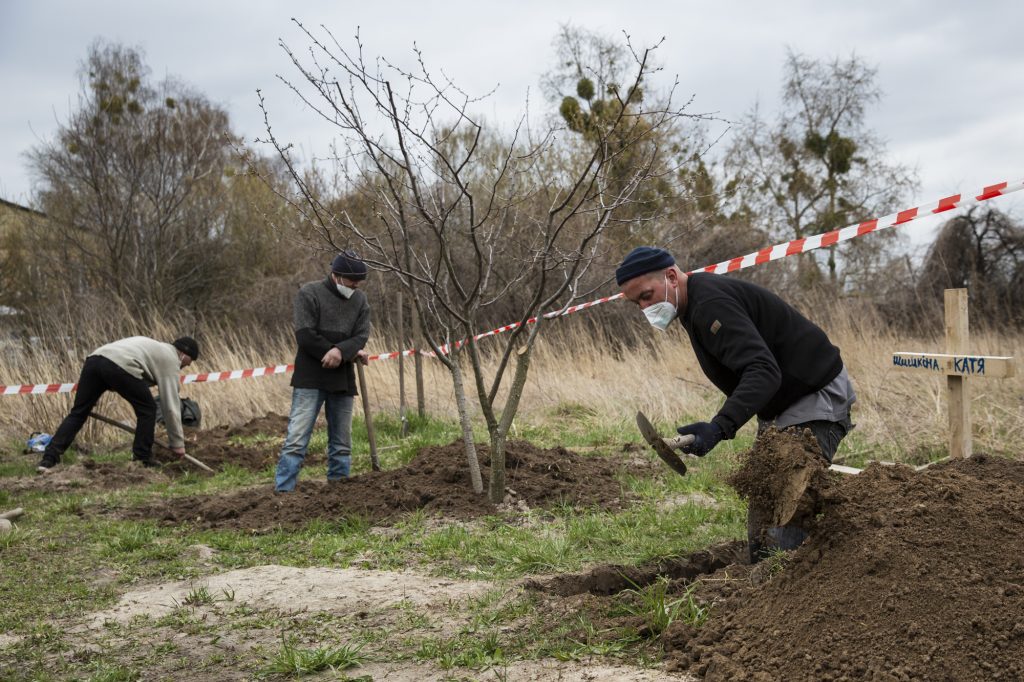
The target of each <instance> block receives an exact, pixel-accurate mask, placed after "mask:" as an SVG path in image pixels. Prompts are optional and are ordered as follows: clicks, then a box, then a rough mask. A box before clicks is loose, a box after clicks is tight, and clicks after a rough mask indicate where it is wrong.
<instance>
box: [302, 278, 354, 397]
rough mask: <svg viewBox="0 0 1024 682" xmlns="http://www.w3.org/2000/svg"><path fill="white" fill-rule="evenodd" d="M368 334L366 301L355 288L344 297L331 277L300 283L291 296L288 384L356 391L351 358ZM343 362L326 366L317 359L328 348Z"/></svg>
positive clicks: (325, 352)
mask: <svg viewBox="0 0 1024 682" xmlns="http://www.w3.org/2000/svg"><path fill="white" fill-rule="evenodd" d="M369 338H370V305H369V303H367V301H366V294H364V293H363V292H362V291H359V290H358V289H357V290H356V291H355V292H353V294H352V296H351V297H350V298H348V299H346V298H345V297H343V296H342V295H341V294H340V293H338V289H337V287H335V286H334V282H332V281H331V278H330V277H328V278H326V279H323V280H320V281H319V282H309V283H307V284H303V285H302V288H300V289H299V293H298V294H297V295H296V296H295V340H296V341H297V342H298V346H299V348H298V352H296V354H295V373H294V374H293V375H292V386H293V387H295V388H315V389H319V390H323V391H330V392H332V393H345V394H349V395H356V394H357V393H358V391H357V389H356V379H355V370H354V365H353V364H352V360H353V359H354V358H355V357H356V353H358V352H359V351H360V350H362V349H363V347H364V346H366V341H367V339H369ZM332 347H334V348H337V349H338V350H340V351H341V357H342V359H343V362H342V363H341V365H340V366H338V367H335V368H334V369H326V368H325V367H323V366H322V365H321V364H320V362H321V360H322V359H323V357H324V355H326V354H327V352H328V351H329V350H331V348H332Z"/></svg>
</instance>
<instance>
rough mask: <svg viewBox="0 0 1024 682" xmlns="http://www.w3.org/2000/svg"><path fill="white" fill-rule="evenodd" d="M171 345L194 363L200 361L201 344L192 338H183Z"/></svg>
mask: <svg viewBox="0 0 1024 682" xmlns="http://www.w3.org/2000/svg"><path fill="white" fill-rule="evenodd" d="M171 345H172V346H174V347H175V348H177V349H178V350H180V351H181V352H182V353H184V354H185V355H187V356H189V357H190V358H192V362H195V361H196V360H198V359H199V344H198V343H196V340H195V339H193V338H192V337H191V336H182V337H181V338H180V339H175V340H174V343H172V344H171Z"/></svg>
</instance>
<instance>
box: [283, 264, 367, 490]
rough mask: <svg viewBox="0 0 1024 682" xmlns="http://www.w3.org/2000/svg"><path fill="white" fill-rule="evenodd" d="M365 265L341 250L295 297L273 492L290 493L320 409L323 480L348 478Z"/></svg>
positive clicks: (363, 334) (363, 325)
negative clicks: (286, 403)
mask: <svg viewBox="0 0 1024 682" xmlns="http://www.w3.org/2000/svg"><path fill="white" fill-rule="evenodd" d="M367 271H368V269H367V267H366V263H364V262H363V261H362V259H360V258H359V257H358V256H357V255H356V254H355V253H353V252H351V251H343V252H342V253H339V254H338V255H337V256H335V258H334V260H333V261H332V262H331V272H330V274H328V275H327V278H326V279H322V280H319V281H315V282H309V283H307V284H304V285H303V286H302V287H301V288H300V289H299V293H298V294H297V295H296V296H295V305H294V311H295V341H296V343H297V344H298V350H297V351H296V353H295V373H294V374H293V375H292V407H291V412H290V413H289V415H288V434H287V435H286V436H285V441H284V446H283V447H282V448H281V456H280V457H279V459H278V461H277V471H276V473H275V475H274V491H275V492H278V493H290V492H292V491H293V490H295V484H296V482H297V481H298V479H299V471H301V469H302V465H303V463H304V461H305V459H306V452H307V450H308V448H309V439H310V437H311V436H312V434H313V425H314V424H315V422H316V418H317V415H319V414H320V408H321V407H323V409H324V415H325V416H326V418H327V480H328V482H331V483H337V482H341V481H344V480H347V479H348V476H349V470H350V468H351V465H352V408H353V402H354V399H355V396H356V394H357V392H358V390H357V388H356V373H355V363H357V362H358V363H362V364H366V362H367V358H368V357H369V355H368V354H367V352H366V351H365V350H363V347H364V346H365V345H366V342H367V340H368V339H369V338H370V326H371V325H370V305H369V303H368V302H367V300H366V294H364V293H363V292H362V291H360V290H359V287H360V286H361V285H362V283H363V282H364V281H365V280H366V275H367Z"/></svg>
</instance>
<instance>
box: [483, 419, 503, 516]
mask: <svg viewBox="0 0 1024 682" xmlns="http://www.w3.org/2000/svg"><path fill="white" fill-rule="evenodd" d="M505 442H506V436H505V434H504V433H494V434H491V480H490V484H489V486H488V488H487V497H488V499H490V501H491V502H493V503H494V504H500V503H501V501H502V500H504V499H505Z"/></svg>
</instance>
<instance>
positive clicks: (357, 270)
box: [331, 251, 366, 281]
mask: <svg viewBox="0 0 1024 682" xmlns="http://www.w3.org/2000/svg"><path fill="white" fill-rule="evenodd" d="M331 272H333V273H334V274H335V275H340V276H342V277H345V278H346V279H351V280H355V281H359V280H363V279H366V263H364V262H363V261H362V260H360V259H359V256H357V255H356V254H355V252H353V251H342V252H341V253H339V254H338V255H337V256H335V257H334V260H333V261H332V262H331Z"/></svg>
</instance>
